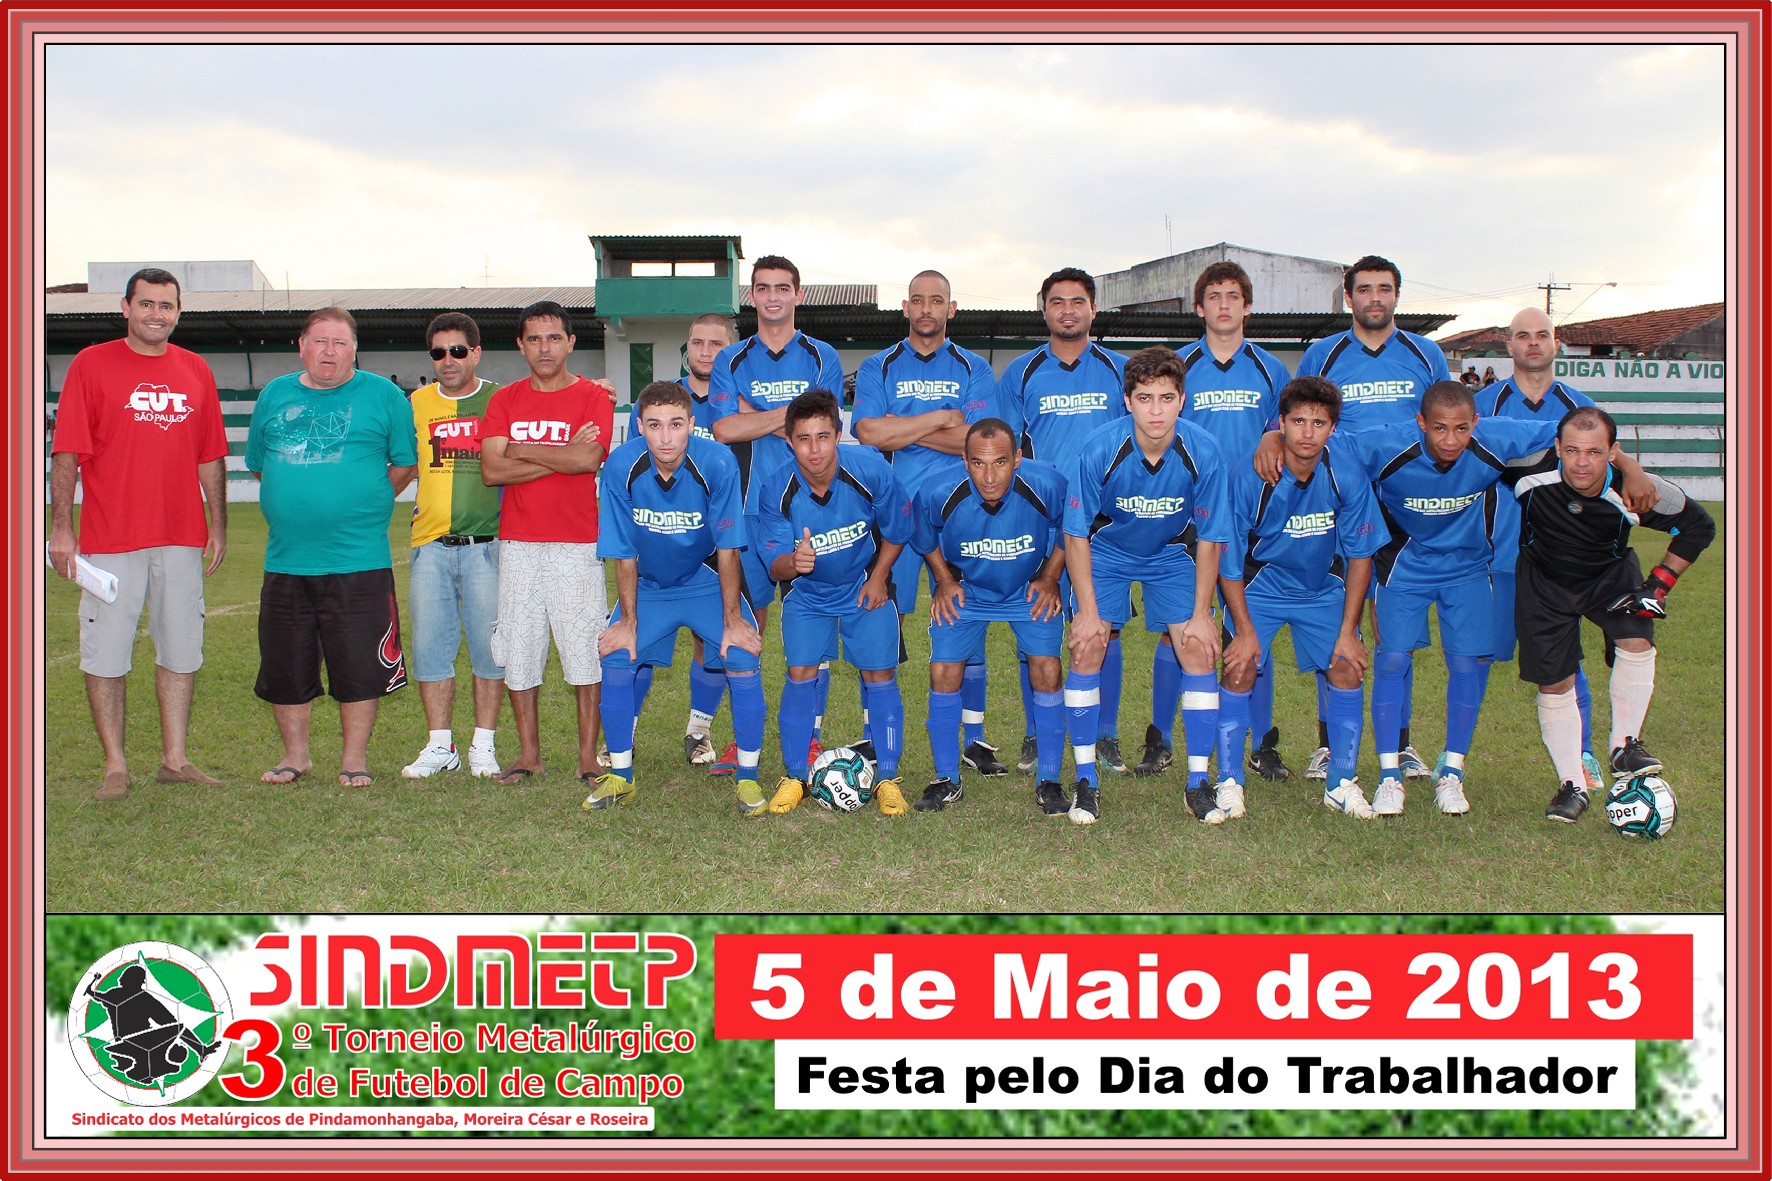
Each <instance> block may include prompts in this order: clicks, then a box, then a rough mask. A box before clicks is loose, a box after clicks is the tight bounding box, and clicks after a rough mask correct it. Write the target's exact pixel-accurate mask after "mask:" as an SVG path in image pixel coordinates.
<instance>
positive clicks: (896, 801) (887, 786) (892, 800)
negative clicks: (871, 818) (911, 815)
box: [874, 779, 911, 816]
mask: <svg viewBox="0 0 1772 1181" xmlns="http://www.w3.org/2000/svg"><path fill="white" fill-rule="evenodd" d="M874 805H875V806H876V807H878V808H879V809H880V815H882V816H903V815H904V814H905V813H906V812H909V811H910V810H911V806H910V805H909V804H907V803H905V798H904V790H903V789H902V788H900V787H899V783H898V780H896V779H879V780H876V781H875V782H874Z"/></svg>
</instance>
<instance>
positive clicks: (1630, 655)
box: [1611, 648, 1655, 750]
mask: <svg viewBox="0 0 1772 1181" xmlns="http://www.w3.org/2000/svg"><path fill="white" fill-rule="evenodd" d="M1653 696H1655V649H1653V648H1651V649H1649V650H1648V651H1647V652H1626V651H1625V650H1624V649H1622V648H1620V649H1619V650H1618V651H1617V652H1615V653H1613V654H1612V746H1611V749H1612V750H1617V749H1618V748H1619V747H1621V746H1623V745H1624V740H1625V739H1626V738H1641V737H1642V736H1643V719H1644V718H1646V717H1648V716H1649V699H1650V698H1651V697H1653Z"/></svg>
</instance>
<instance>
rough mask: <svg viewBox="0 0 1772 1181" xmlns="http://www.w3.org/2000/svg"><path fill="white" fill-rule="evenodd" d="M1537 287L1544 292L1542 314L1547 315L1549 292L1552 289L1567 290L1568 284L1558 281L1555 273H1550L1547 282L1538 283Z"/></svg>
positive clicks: (1549, 301) (1549, 299) (1549, 304)
mask: <svg viewBox="0 0 1772 1181" xmlns="http://www.w3.org/2000/svg"><path fill="white" fill-rule="evenodd" d="M1538 289H1539V290H1540V291H1542V292H1544V314H1545V315H1547V316H1548V315H1550V314H1551V293H1552V292H1554V291H1567V290H1569V284H1567V283H1558V282H1557V277H1556V275H1555V274H1552V275H1551V276H1549V281H1548V282H1544V283H1540V284H1539V285H1538Z"/></svg>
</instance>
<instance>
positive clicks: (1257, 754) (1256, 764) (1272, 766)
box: [1249, 726, 1329, 783]
mask: <svg viewBox="0 0 1772 1181" xmlns="http://www.w3.org/2000/svg"><path fill="white" fill-rule="evenodd" d="M1323 765H1324V766H1325V767H1327V766H1328V765H1329V764H1328V761H1327V760H1325V761H1324V764H1323ZM1249 769H1250V770H1251V771H1253V772H1255V773H1256V774H1257V775H1259V776H1261V777H1262V778H1263V779H1267V780H1271V781H1273V782H1275V783H1278V782H1280V781H1281V780H1282V779H1290V778H1292V768H1290V767H1288V766H1287V765H1286V762H1285V760H1284V759H1282V758H1280V728H1279V727H1278V726H1275V727H1274V728H1273V729H1271V730H1269V731H1268V732H1267V733H1266V734H1265V735H1263V736H1262V739H1261V745H1260V746H1258V747H1256V748H1255V749H1254V750H1252V751H1250V752H1249ZM1327 774H1328V773H1327V772H1326V771H1325V773H1324V776H1325V777H1327Z"/></svg>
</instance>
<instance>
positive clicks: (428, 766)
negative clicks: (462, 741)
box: [400, 742, 461, 779]
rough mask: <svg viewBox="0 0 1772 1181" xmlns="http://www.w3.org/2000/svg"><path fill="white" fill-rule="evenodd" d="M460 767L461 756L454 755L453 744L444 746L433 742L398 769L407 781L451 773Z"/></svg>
mask: <svg viewBox="0 0 1772 1181" xmlns="http://www.w3.org/2000/svg"><path fill="white" fill-rule="evenodd" d="M460 766H461V756H460V755H458V754H456V753H455V743H453V742H452V743H450V744H449V745H448V746H444V745H442V744H441V743H436V742H433V743H431V744H430V745H428V746H426V747H425V748H424V749H423V750H421V751H419V752H418V757H417V758H416V759H413V760H412V761H411V762H410V763H408V764H406V765H405V766H404V767H402V768H400V774H402V775H404V776H406V778H408V779H429V778H430V777H431V776H433V775H435V774H436V773H437V772H439V771H453V770H455V769H456V768H458V767H460Z"/></svg>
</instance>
